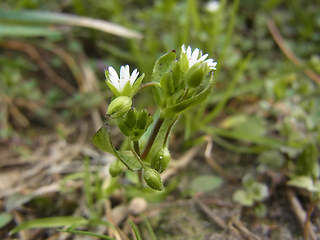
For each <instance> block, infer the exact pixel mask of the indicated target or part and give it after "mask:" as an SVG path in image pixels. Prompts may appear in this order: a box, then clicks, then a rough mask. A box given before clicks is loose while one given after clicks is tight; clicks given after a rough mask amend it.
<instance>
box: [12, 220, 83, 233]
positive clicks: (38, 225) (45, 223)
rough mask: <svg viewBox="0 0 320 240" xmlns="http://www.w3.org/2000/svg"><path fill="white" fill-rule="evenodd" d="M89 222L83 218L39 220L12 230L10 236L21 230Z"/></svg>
mask: <svg viewBox="0 0 320 240" xmlns="http://www.w3.org/2000/svg"><path fill="white" fill-rule="evenodd" d="M86 223H87V220H86V219H84V218H82V217H68V216H67V217H50V218H38V219H33V220H30V221H27V222H24V223H22V224H20V225H18V226H16V227H15V228H14V229H12V230H11V231H10V232H9V234H10V235H12V234H14V233H17V232H19V231H21V230H25V229H30V228H54V227H63V226H68V225H84V224H86Z"/></svg>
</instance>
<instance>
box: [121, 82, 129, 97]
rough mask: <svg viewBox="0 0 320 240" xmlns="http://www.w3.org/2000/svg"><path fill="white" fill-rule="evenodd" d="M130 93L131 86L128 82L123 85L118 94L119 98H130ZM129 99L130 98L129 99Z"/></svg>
mask: <svg viewBox="0 0 320 240" xmlns="http://www.w3.org/2000/svg"><path fill="white" fill-rule="evenodd" d="M131 92H132V86H131V84H130V81H128V82H127V83H126V85H124V87H123V90H122V92H121V93H120V95H121V96H127V97H130V96H131ZM130 98H131V97H130Z"/></svg>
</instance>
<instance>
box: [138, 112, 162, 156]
mask: <svg viewBox="0 0 320 240" xmlns="http://www.w3.org/2000/svg"><path fill="white" fill-rule="evenodd" d="M163 122H164V118H162V117H161V114H160V117H159V119H158V120H157V122H156V124H155V125H154V128H153V130H152V133H151V135H150V137H149V139H148V142H147V144H146V146H145V148H144V149H143V152H142V154H141V158H142V159H145V158H146V157H147V156H148V154H149V152H150V150H151V147H152V145H153V143H154V141H155V140H156V137H157V135H158V132H159V130H160V128H161V126H162V124H163Z"/></svg>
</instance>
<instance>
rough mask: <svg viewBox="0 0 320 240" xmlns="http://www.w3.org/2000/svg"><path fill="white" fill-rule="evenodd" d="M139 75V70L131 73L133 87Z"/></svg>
mask: <svg viewBox="0 0 320 240" xmlns="http://www.w3.org/2000/svg"><path fill="white" fill-rule="evenodd" d="M138 75H139V72H138V69H135V70H133V72H132V73H131V77H130V84H131V86H132V85H133V84H134V82H135V81H136V79H137V77H138Z"/></svg>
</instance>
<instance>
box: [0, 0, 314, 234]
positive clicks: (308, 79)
mask: <svg viewBox="0 0 320 240" xmlns="http://www.w3.org/2000/svg"><path fill="white" fill-rule="evenodd" d="M319 9H320V3H319V1H316V0H307V1H306V0H295V1H293V0H265V1H253V0H241V1H239V0H238V1H227V0H225V1H214V0H209V1H206V0H201V1H196V0H186V1H181V0H162V1H161V0H153V1H146V0H121V1H118V0H96V1H93V0H61V1H53V0H47V1H40V0H16V1H10V0H2V1H1V3H0V238H1V239H97V238H96V237H90V236H88V235H77V234H70V233H64V232H57V231H56V230H55V229H56V228H58V227H63V226H65V225H70V222H67V223H65V224H63V222H59V221H62V220H61V219H58V220H57V219H53V217H57V216H69V217H70V216H71V217H78V216H81V217H84V218H85V219H87V220H89V222H90V224H87V225H85V226H82V225H81V224H80V225H81V226H80V225H79V226H80V229H82V230H84V231H91V232H95V233H99V234H104V235H105V236H106V235H108V236H111V237H113V238H114V239H134V238H133V235H134V234H133V233H132V228H130V224H129V223H128V222H127V219H131V220H132V221H133V222H134V223H135V224H136V226H137V227H139V228H140V231H141V235H142V239H301V236H304V237H306V234H308V235H309V236H310V237H316V236H318V237H319V235H317V233H318V234H319V224H320V223H319V219H318V220H317V216H318V217H319V213H320V212H319V204H318V199H319V196H318V195H317V194H319V192H320V188H319V187H318V188H317V186H318V185H317V184H318V178H319V154H318V152H319V142H320V124H319V123H320V107H319V105H320V95H319V93H320V90H319V84H320V55H319V53H320V14H319ZM182 44H185V45H187V46H188V45H190V46H191V47H192V48H193V49H194V48H199V49H201V50H202V51H203V53H209V58H214V60H215V61H217V62H218V65H217V68H218V69H217V70H216V71H215V72H214V78H215V88H214V91H213V93H212V94H211V95H210V96H209V98H208V100H207V101H206V102H205V103H204V104H203V105H201V106H199V107H197V108H196V109H195V110H192V111H189V112H186V113H184V114H183V116H182V117H181V118H180V120H179V122H178V124H177V125H176V126H175V131H174V133H173V134H172V137H171V143H170V144H171V147H170V150H171V153H172V156H173V159H174V160H173V164H172V166H171V167H170V168H169V170H168V173H167V174H165V175H164V179H165V182H166V185H167V187H166V190H165V191H163V192H161V193H159V192H157V193H156V192H153V191H144V190H141V189H139V188H136V187H135V186H134V184H133V183H134V182H135V181H136V179H135V176H133V175H132V174H130V173H128V174H126V176H124V177H122V178H117V179H111V178H110V176H109V173H108V166H109V164H110V162H111V161H113V157H112V156H110V155H107V154H104V153H102V152H100V151H99V150H98V149H96V148H95V147H94V146H93V145H92V144H91V138H92V136H93V134H94V133H95V132H96V131H97V130H98V129H99V128H100V127H101V126H102V125H103V124H104V123H105V112H106V107H107V105H108V103H109V101H110V99H111V97H112V93H111V91H109V90H108V88H107V86H106V84H105V76H104V69H106V68H107V67H108V66H113V67H114V68H115V69H117V70H118V69H119V68H120V66H121V65H125V64H129V65H130V67H131V71H132V70H133V69H134V68H138V70H139V71H140V73H145V74H146V77H145V80H144V82H148V81H150V77H151V73H152V69H153V65H154V63H155V61H156V60H157V59H158V58H159V57H160V56H161V55H162V54H164V53H166V52H169V51H171V50H173V49H175V50H176V51H177V52H180V48H181V45H182ZM150 103H152V104H151V105H150ZM153 103H154V101H153V99H152V93H151V92H148V91H145V92H143V93H142V94H139V95H138V96H137V97H136V98H135V105H136V106H137V107H138V108H143V107H147V108H148V110H149V111H150V112H154V107H155V105H153ZM114 141H115V144H116V145H117V146H118V147H121V146H120V142H121V137H120V135H119V131H118V130H116V129H115V130H114ZM301 177H304V178H303V179H301ZM306 179H307V180H306ZM287 181H291V182H290V184H289V185H291V186H293V187H288V184H287ZM301 182H303V183H302V184H300V183H301ZM252 189H253V190H252ZM254 189H258V190H257V191H255V190H254ZM253 192H254V193H253ZM256 192H258V193H256ZM290 194H291V195H290ZM199 196H200V197H199ZM294 200H298V202H299V203H300V205H299V206H300V208H301V209H300V210H301V211H302V212H303V213H304V214H305V215H301V214H300V215H299V214H297V213H296V211H295V210H296V209H299V206H297V205H294V204H293V205H292V203H293V202H294ZM290 204H291V205H290ZM290 206H291V207H290ZM139 207H140V208H139ZM208 209H209V210H208ZM135 210H136V211H135ZM141 213H143V215H140V214H141ZM300 213H301V212H300ZM212 215H218V216H219V217H220V218H221V219H219V220H217V219H216V218H214V217H212ZM234 216H237V217H236V218H237V219H238V220H237V221H236V220H234V219H235V218H234ZM305 216H308V218H310V225H311V226H312V227H302V228H300V226H305V225H304V219H305ZM39 218H46V221H44V224H43V225H41V224H40V225H39V223H38V224H37V223H33V224H34V225H32V226H33V227H45V228H41V229H40V230H39V228H36V229H32V230H29V228H31V227H32V226H24V229H23V231H20V232H19V233H15V234H13V235H12V236H9V235H8V233H9V231H10V230H11V229H13V228H14V227H15V226H17V225H19V224H21V223H23V222H25V221H28V220H32V219H39ZM148 219H149V220H148ZM231 219H233V220H232V221H234V222H232V224H233V227H234V228H231V227H230V226H229V225H227V223H228V222H230V221H231ZM67 220H68V221H71V220H72V219H71V220H70V219H67ZM67 220H66V221H67ZM73 220H74V219H73ZM73 220H72V221H73ZM220 220H221V221H220ZM219 221H220V222H219ZM54 223H56V224H54ZM50 224H51V225H50ZM110 224H111V225H113V226H116V227H114V228H110ZM232 224H231V225H232ZM299 224H300V226H299ZM50 226H51V227H53V229H52V228H51V229H49V230H48V228H47V227H50ZM77 226H78V225H77ZM26 229H28V230H26ZM150 229H151V230H150ZM234 229H236V230H234ZM244 229H245V230H244ZM303 229H304V230H303ZM306 229H307V230H306ZM64 230H65V229H64ZM67 231H69V232H71V233H76V232H74V231H73V230H72V229H71V230H70V229H69V230H67ZM72 231H73V232H72ZM306 232H308V233H306ZM237 234H238V235H237ZM150 236H151V237H150ZM154 237H156V238H154ZM100 238H101V236H100ZM101 239H102V238H101ZM106 239H108V238H106ZM110 239H111V238H110ZM312 239H313V238H312ZM314 239H315V238H314Z"/></svg>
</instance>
